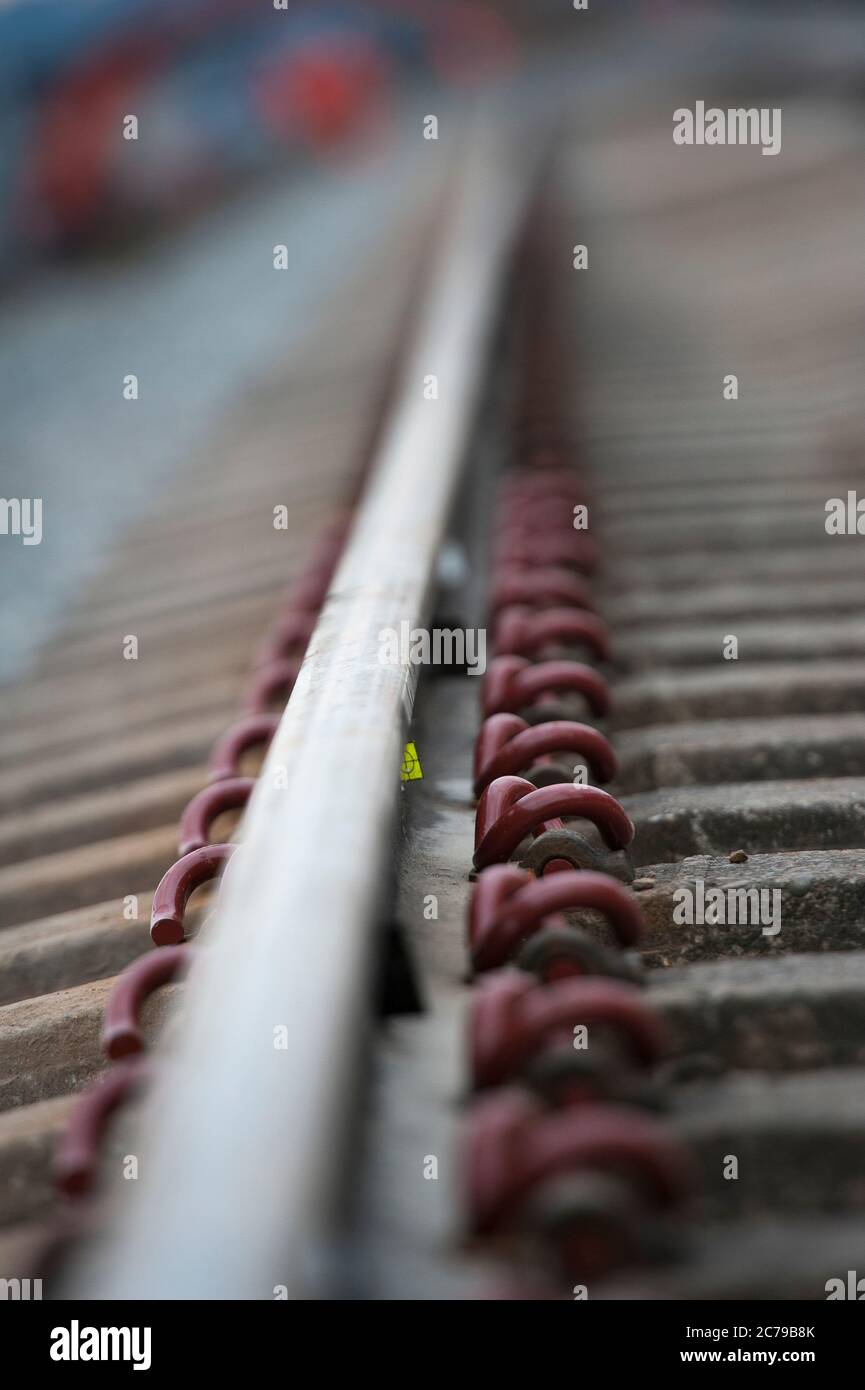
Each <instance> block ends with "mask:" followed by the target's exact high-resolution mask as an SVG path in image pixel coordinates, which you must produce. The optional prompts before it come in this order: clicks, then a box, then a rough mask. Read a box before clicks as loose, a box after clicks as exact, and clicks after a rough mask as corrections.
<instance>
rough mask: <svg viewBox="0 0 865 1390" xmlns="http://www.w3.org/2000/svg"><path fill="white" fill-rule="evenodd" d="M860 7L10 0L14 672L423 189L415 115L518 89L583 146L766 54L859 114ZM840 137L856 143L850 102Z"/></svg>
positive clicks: (4, 629) (4, 83)
mask: <svg viewBox="0 0 865 1390" xmlns="http://www.w3.org/2000/svg"><path fill="white" fill-rule="evenodd" d="M861 8H862V7H861V5H860V4H858V3H857V4H850V5H844V4H826V3H821V4H820V5H819V7H816V6H814V5H813V4H811V5H801V6H800V5H798V4H795V3H790V0H776V3H771V2H770V0H766V3H762V4H761V3H757V0H738V3H735V2H734V0H728V3H722V2H721V0H717V2H716V3H712V4H708V3H706V4H704V3H700V0H687V3H681V2H680V0H631V2H629V0H607V3H603V2H602V0H591V4H590V8H589V10H588V11H587V12H584V13H580V14H577V13H575V12H574V9H573V7H572V5H571V3H570V0H434V3H433V0H369V3H342V4H338V3H330V2H329V0H319V2H318V3H302V2H301V0H283V2H281V0H276V4H273V3H271V0H5V3H3V4H2V5H0V187H2V198H0V209H2V210H0V418H2V431H3V439H2V453H0V458H2V478H0V481H2V492H3V495H4V496H6V497H13V496H14V497H21V496H24V497H42V498H43V499H44V537H43V542H42V545H41V546H38V547H36V546H34V547H23V546H21V545H20V544H15V545H10V544H4V545H2V546H0V585H2V592H3V596H4V603H3V609H2V614H0V671H2V672H3V673H6V674H7V675H8V674H12V673H14V672H16V671H18V670H20V669H21V667H22V666H23V664H24V663H26V661H27V660H28V658H29V656H30V655H31V654H32V652H33V650H34V649H35V647H36V646H37V645H38V643H39V642H40V641H41V640H42V639H43V638H44V637H45V636H46V635H47V634H48V633H49V632H50V630H51V627H52V623H54V622H56V620H57V613H58V612H59V611H60V610H61V609H62V603H63V600H64V598H65V596H66V595H67V594H68V592H69V589H70V586H71V585H75V584H77V583H79V582H80V580H81V579H82V577H83V576H85V575H86V574H87V573H88V572H89V571H91V570H92V569H93V568H94V567H95V566H96V565H97V564H98V562H99V557H100V555H101V553H102V549H103V547H104V545H105V543H106V541H107V539H108V538H110V537H111V536H112V535H115V534H116V532H117V528H118V525H119V524H121V523H122V522H123V521H124V520H125V519H126V518H128V517H131V516H135V515H136V514H137V513H138V512H139V511H140V510H141V509H142V508H143V507H145V506H146V505H147V502H148V500H149V499H151V498H152V497H153V495H154V492H155V491H158V489H159V487H160V485H161V483H162V482H163V481H164V480H166V479H168V478H170V477H171V476H173V474H174V473H175V472H176V471H177V470H179V469H181V468H182V467H183V464H184V459H185V458H186V457H187V455H188V453H189V451H190V449H191V448H192V447H193V445H194V444H195V442H196V441H198V440H200V439H201V438H202V437H203V435H204V434H205V433H206V431H208V430H213V429H214V428H216V427H217V420H218V418H219V415H220V413H224V412H225V411H226V410H229V409H230V403H231V400H232V398H233V397H234V396H235V395H237V394H238V393H240V392H242V391H243V390H244V389H245V386H246V384H248V383H249V382H250V381H254V380H257V379H259V378H260V377H261V375H262V373H264V372H266V371H267V370H268V368H269V367H270V366H271V365H272V362H273V358H274V354H275V353H278V352H281V351H284V350H286V349H287V348H288V347H289V346H290V344H291V342H292V341H293V340H294V339H296V338H297V336H298V335H299V334H301V333H302V332H303V331H304V330H305V329H306V328H307V327H308V325H309V323H310V321H311V320H314V318H315V316H316V315H317V314H319V313H320V311H321V309H322V306H323V305H324V303H325V302H326V300H327V297H328V295H329V294H330V293H331V292H332V291H333V290H334V288H335V287H336V285H337V284H338V283H339V282H340V281H341V280H342V279H343V278H344V277H345V276H346V275H347V274H349V273H350V271H351V270H352V268H353V266H355V265H356V262H357V258H358V256H359V255H360V254H362V253H363V251H364V248H367V247H369V246H371V245H374V244H375V242H376V240H377V238H379V237H380V235H381V231H382V228H383V227H384V226H385V225H386V224H387V220H388V219H389V218H390V217H392V216H393V215H394V213H395V211H396V210H397V209H398V208H399V207H400V205H401V203H402V202H404V200H405V199H406V198H407V197H411V196H412V193H411V191H410V185H409V182H408V181H407V175H408V174H409V173H411V174H413V175H417V173H418V168H419V165H420V162H421V161H422V160H423V159H424V158H433V157H437V156H438V151H435V152H434V151H433V150H431V149H430V148H429V147H424V146H423V144H422V142H421V141H420V140H419V138H418V131H419V129H420V122H421V119H422V114H423V113H424V112H426V111H432V112H435V113H437V114H438V115H439V116H440V117H441V115H442V114H443V113H444V112H445V111H447V110H459V109H460V108H461V107H462V106H463V105H464V104H465V103H466V102H470V101H473V100H475V99H476V97H477V94H478V92H479V91H487V92H496V93H498V97H499V99H500V100H501V94H502V92H505V93H506V98H505V100H506V102H507V105H508V109H509V112H510V114H511V116H512V117H513V115H514V113H516V114H517V117H519V113H520V110H521V108H522V109H524V111H525V113H526V118H527V119H530V118H531V117H532V116H533V115H534V114H535V113H537V111H538V110H539V109H540V110H544V111H547V112H555V111H556V110H565V111H567V112H568V113H569V115H570V116H571V117H572V124H571V125H570V127H569V128H568V133H567V138H568V140H569V141H570V142H571V143H572V144H573V146H574V148H575V149H579V147H580V142H581V141H582V140H583V139H584V138H587V137H588V136H589V135H591V134H592V133H593V132H594V134H595V135H597V134H598V132H599V130H600V129H602V128H603V129H605V130H610V131H612V132H613V134H614V133H615V131H616V129H617V128H618V127H619V126H621V125H623V124H627V123H628V122H629V121H630V122H637V123H638V122H639V120H640V119H641V116H640V112H641V102H643V101H644V99H645V97H644V94H645V91H646V88H647V85H648V86H649V87H650V88H651V85H652V84H653V83H669V82H670V80H671V79H675V80H676V81H678V83H679V86H680V88H681V89H682V99H683V100H685V99H688V100H690V99H692V90H691V89H692V87H693V83H694V81H696V80H697V79H700V80H703V79H705V77H706V75H711V74H725V80H728V79H729V78H730V75H731V74H732V76H733V78H737V77H741V78H742V79H743V80H744V81H745V85H746V87H747V85H748V82H749V81H750V82H752V79H753V76H754V73H755V72H756V73H759V72H760V71H762V72H763V74H764V76H765V78H766V80H765V81H764V82H763V83H762V85H761V86H760V91H761V94H762V98H761V99H762V104H765V102H766V101H767V100H768V99H769V97H770V96H772V95H773V94H774V95H775V96H777V95H778V93H779V92H780V91H782V90H783V91H784V94H785V98H786V97H788V96H789V95H790V93H791V92H794V93H795V94H796V95H797V97H798V98H799V99H802V98H803V97H806V96H809V95H810V96H812V97H813V96H815V94H816V96H817V97H818V98H819V99H820V100H824V99H825V97H826V93H827V91H830V90H831V93H832V100H833V101H835V100H837V99H838V97H839V94H840V96H841V97H842V98H843V100H844V101H845V102H847V103H849V104H850V105H851V107H855V108H856V109H857V110H858V107H859V105H860V104H861V95H862V90H863V74H865V61H863V60H865V31H863V24H862V16H861ZM700 90H702V89H700ZM700 90H698V91H697V92H696V95H700ZM665 109H666V108H665ZM129 118H134V119H133V120H132V121H130V119H129ZM847 126H848V127H849V121H848V122H847ZM136 134H137V138H130V137H133V136H134V135H136ZM829 138H830V140H836V139H837V140H841V141H843V140H844V139H848V138H850V129H849V128H847V129H846V133H845V121H844V120H843V119H842V120H841V121H840V122H836V127H835V128H834V133H832V134H831V135H830V137H829ZM443 157H444V156H443ZM764 162H766V163H768V161H764ZM589 172H590V173H591V168H590V170H589ZM619 177H620V178H623V179H624V180H625V182H627V180H629V179H631V178H632V177H633V178H634V179H635V180H637V182H639V179H640V178H641V177H644V178H650V177H651V175H650V173H648V172H647V169H646V166H645V165H640V167H637V166H636V165H634V166H632V167H630V168H625V169H623V170H621V171H620V173H619ZM621 191H622V190H621V188H620V189H619V193H621ZM588 193H589V194H590V195H597V196H600V190H598V189H597V188H594V189H592V188H591V187H589V188H588ZM277 243H279V244H284V245H285V246H286V247H287V255H288V269H287V271H286V272H285V273H284V274H283V275H282V276H281V277H279V279H278V287H276V286H275V280H274V275H273V268H272V247H273V245H275V244H277ZM128 372H135V373H136V374H137V375H138V377H139V379H140V381H141V382H142V389H141V396H140V399H139V401H138V402H137V409H136V413H135V418H134V428H133V429H130V417H129V415H128V412H127V411H126V410H125V403H124V401H123V398H122V394H121V387H120V382H121V379H122V377H123V376H124V375H125V374H126V373H128Z"/></svg>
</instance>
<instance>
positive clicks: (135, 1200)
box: [61, 123, 530, 1299]
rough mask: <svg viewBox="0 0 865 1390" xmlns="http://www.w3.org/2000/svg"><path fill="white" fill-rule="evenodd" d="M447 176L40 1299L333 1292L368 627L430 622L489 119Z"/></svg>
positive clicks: (486, 301)
mask: <svg viewBox="0 0 865 1390" xmlns="http://www.w3.org/2000/svg"><path fill="white" fill-rule="evenodd" d="M460 164H461V167H460V170H459V172H458V176H457V185H456V188H455V190H454V191H455V195H456V196H455V198H454V204H453V207H452V208H451V209H450V210H449V215H448V218H447V219H446V225H445V226H444V227H443V230H442V233H441V237H440V241H439V245H438V247H437V250H436V253H435V260H434V263H433V266H432V270H431V275H430V281H429V288H428V291H427V296H426V301H425V302H424V303H423V304H422V305H421V309H420V314H419V318H418V320H417V322H416V327H415V332H414V338H413V342H412V345H411V349H410V351H409V354H408V357H407V359H406V361H405V365H404V369H403V373H402V376H401V380H400V385H399V389H398V391H397V392H396V394H395V398H394V403H393V405H392V408H391V412H390V416H389V418H388V420H387V422H386V425H385V428H384V432H383V435H382V437H381V439H380V443H379V447H378V452H377V456H376V458H375V461H374V467H373V470H372V473H371V476H370V480H369V485H368V487H367V491H366V494H365V496H364V498H363V500H362V503H361V505H360V508H359V510H358V512H357V515H356V519H355V523H354V527H353V530H352V533H351V536H350V538H349V541H348V544H347V547H346V550H345V552H344V555H343V558H342V561H341V564H340V566H339V568H338V571H337V573H336V576H335V579H334V582H333V585H332V589H331V592H330V594H329V596H328V599H327V602H326V604H325V606H324V608H323V611H322V614H321V618H320V621H319V624H318V626H317V628H316V629H315V632H314V634H313V636H312V639H311V642H310V645H309V648H308V652H307V655H306V658H305V660H304V662H303V666H302V668H301V671H300V674H299V677H298V680H297V682H296V684H295V687H294V690H293V692H292V695H291V698H290V700H289V703H288V705H287V707H286V710H285V713H284V715H283V717H282V720H281V723H280V725H279V729H278V731H277V733H276V735H275V737H274V740H273V743H272V745H271V748H270V752H269V754H268V757H267V760H266V762H265V765H264V767H263V769H262V774H261V776H260V778H259V780H258V782H257V784H256V788H255V791H254V793H253V795H252V797H251V800H250V802H249V805H248V808H247V811H246V814H245V818H244V823H243V831H242V848H241V849H240V850H239V851H238V853H237V854H236V856H235V858H234V862H233V863H232V865H231V868H230V870H229V872H228V873H227V875H226V878H225V881H224V884H223V889H222V893H221V895H220V900H219V905H218V908H217V912H216V914H215V917H214V920H213V921H212V923H211V925H210V926H209V927H208V929H207V936H206V943H205V942H203V943H202V947H203V949H201V950H200V959H199V960H198V962H197V966H196V970H195V971H194V972H193V976H192V979H191V980H190V982H189V984H188V985H187V987H186V988H187V994H186V997H185V1003H184V1011H183V1016H182V1019H181V1020H179V1026H178V1031H177V1033H176V1034H175V1037H174V1039H173V1042H172V1047H171V1058H170V1061H169V1059H168V1058H167V1057H165V1058H164V1059H163V1063H164V1074H163V1075H162V1077H161V1079H159V1080H158V1081H157V1082H156V1084H155V1086H154V1089H153V1092H152V1093H151V1095H150V1096H149V1098H148V1100H147V1101H146V1102H145V1105H144V1107H143V1111H142V1116H141V1123H140V1143H139V1145H138V1148H139V1149H140V1154H139V1160H140V1166H139V1173H140V1176H139V1178H138V1181H137V1182H134V1183H131V1182H125V1183H122V1184H120V1185H119V1186H122V1189H123V1191H122V1193H115V1195H114V1204H113V1212H112V1219H111V1220H110V1222H109V1223H108V1227H107V1230H106V1234H105V1235H103V1236H102V1237H100V1238H99V1239H97V1240H95V1241H93V1242H91V1243H90V1245H89V1246H88V1247H84V1248H82V1249H79V1251H78V1253H77V1255H76V1256H75V1258H74V1259H73V1260H72V1261H71V1262H70V1267H69V1269H68V1272H67V1275H66V1278H65V1281H64V1284H63V1287H62V1289H61V1294H62V1296H68V1297H76V1298H77V1297H84V1298H124V1299H136V1298H144V1299H147V1298H156V1299H200V1298H206V1299H219V1298H226V1299H255V1298H264V1299H271V1298H273V1297H274V1296H275V1294H274V1290H275V1289H277V1288H280V1289H281V1288H284V1289H285V1290H286V1292H287V1295H288V1297H289V1298H305V1297H317V1296H327V1293H328V1291H331V1292H332V1291H333V1287H334V1283H333V1280H332V1278H331V1276H332V1274H333V1265H332V1264H331V1263H330V1257H329V1252H331V1250H332V1242H333V1241H334V1240H335V1239H337V1238H338V1234H337V1233H338V1228H339V1215H340V1206H341V1200H342V1199H341V1193H342V1192H343V1191H344V1178H345V1168H344V1165H345V1163H346V1159H347V1157H348V1161H349V1162H350V1161H351V1154H350V1152H349V1151H348V1150H347V1144H348V1141H349V1138H350V1134H349V1131H348V1124H349V1117H350V1116H351V1115H352V1114H353V1113H356V1101H355V1094H356V1092H357V1085H356V1083H357V1081H358V1072H359V1064H360V1061H361V1059H362V1057H363V1053H364V1044H365V1040H366V1037H367V1030H368V1028H369V1002H368V1001H369V997H370V996H369V983H370V978H371V967H372V965H373V963H374V960H375V955H376V946H377V941H378V932H379V926H380V920H381V918H380V909H381V893H382V886H383V884H386V883H387V881H388V874H387V867H388V858H389V856H390V853H391V847H392V840H391V835H392V830H393V820H394V812H395V808H396V803H397V797H398V789H399V776H398V774H399V767H400V761H401V757H402V751H403V747H404V743H405V738H406V730H407V724H408V720H409V718H410V715H411V710H412V703H413V698H414V684H415V677H416V667H412V666H411V665H410V664H409V663H408V661H407V659H403V658H402V657H401V659H400V664H398V665H386V664H382V661H381V660H380V650H381V643H380V640H379V633H380V632H381V631H382V629H385V628H393V629H395V630H397V631H399V630H400V624H401V623H402V622H405V621H408V623H409V624H410V625H411V626H412V627H415V626H424V624H425V623H426V622H427V621H428V619H429V610H430V603H431V597H432V590H433V581H434V573H435V562H436V556H437V552H438V550H439V547H440V544H441V541H442V538H443V535H444V531H445V526H446V523H447V519H448V514H449V511H450V509H451V507H452V504H453V501H454V496H455V489H456V485H457V482H458V480H459V476H460V472H461V469H462V466H463V463H464V460H465V456H466V448H467V442H468V438H469V431H470V427H471V424H472V422H473V419H474V416H475V413H476V409H477V405H478V401H479V395H480V390H481V387H482V384H483V379H484V374H485V370H486V365H487V362H488V355H489V354H488V349H489V344H490V336H491V332H492V329H493V328H494V326H495V320H496V313H497V306H498V303H499V291H500V288H501V283H502V279H503V274H504V271H505V267H506V263H507V257H508V253H509V250H510V248H511V247H512V244H513V241H514V237H515V233H516V230H517V227H518V225H519V221H520V212H521V209H522V208H523V206H524V203H525V197H526V193H527V190H528V185H529V183H530V179H529V177H528V175H527V170H526V168H525V166H524V164H523V165H522V167H521V160H520V152H519V150H518V149H517V150H515V148H514V143H513V141H507V140H506V139H505V137H504V135H503V134H502V133H501V132H500V131H499V130H498V129H496V128H495V127H494V126H493V124H492V123H490V124H489V125H487V124H484V125H483V127H481V126H478V127H477V128H476V129H475V130H474V131H473V135H472V138H471V140H470V141H468V142H467V143H466V148H465V149H464V151H463V153H462V155H461V159H460ZM429 374H435V375H436V376H437V378H438V398H437V399H434V400H430V399H427V398H426V396H425V393H424V379H425V378H426V377H428V376H429ZM282 1028H284V1029H285V1030H286V1034H285V1035H284V1036H285V1037H286V1038H287V1046H285V1047H282V1046H277V1045H276V1041H277V1038H278V1034H277V1031H276V1030H279V1029H282Z"/></svg>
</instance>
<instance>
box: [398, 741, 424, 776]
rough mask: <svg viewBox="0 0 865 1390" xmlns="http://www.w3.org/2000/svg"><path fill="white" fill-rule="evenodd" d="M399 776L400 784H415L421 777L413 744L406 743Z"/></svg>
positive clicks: (420, 769) (420, 768)
mask: <svg viewBox="0 0 865 1390" xmlns="http://www.w3.org/2000/svg"><path fill="white" fill-rule="evenodd" d="M399 776H400V781H401V782H416V781H417V780H418V778H420V777H423V768H422V767H421V765H420V758H419V757H418V755H417V749H416V748H415V746H414V744H413V743H407V744H406V746H405V752H404V753H403V755H402V767H401V768H400V774H399Z"/></svg>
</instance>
